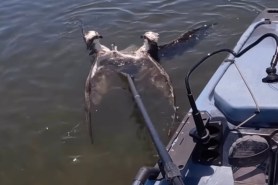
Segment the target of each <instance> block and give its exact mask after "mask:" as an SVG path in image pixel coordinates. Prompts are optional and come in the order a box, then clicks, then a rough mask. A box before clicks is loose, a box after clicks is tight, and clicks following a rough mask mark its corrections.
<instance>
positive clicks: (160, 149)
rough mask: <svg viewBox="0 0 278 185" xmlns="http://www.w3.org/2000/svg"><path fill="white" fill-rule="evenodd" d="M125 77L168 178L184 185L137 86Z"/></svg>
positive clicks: (128, 77) (176, 183)
mask: <svg viewBox="0 0 278 185" xmlns="http://www.w3.org/2000/svg"><path fill="white" fill-rule="evenodd" d="M123 75H124V76H126V77H127V79H128V83H129V86H130V89H131V92H132V94H133V97H134V99H135V102H136V104H137V106H138V108H139V110H140V112H141V114H142V115H143V118H144V120H145V123H146V126H147V129H148V131H149V134H150V136H151V139H152V141H153V143H154V146H155V148H156V151H157V153H158V155H159V157H160V159H161V161H162V164H163V167H164V172H165V175H166V178H167V179H168V180H169V181H171V183H172V184H174V185H184V183H183V181H182V178H181V173H180V170H179V169H178V167H177V166H176V165H175V164H174V163H173V160H172V158H171V157H170V155H169V153H168V152H167V150H166V148H165V146H164V145H163V143H162V141H161V139H160V137H159V135H158V133H157V131H156V129H155V127H154V125H153V123H152V121H151V119H150V117H149V115H148V113H147V111H146V108H145V106H144V104H143V102H142V100H141V97H140V95H139V93H138V91H137V89H136V87H135V84H134V82H133V80H132V78H131V76H130V75H129V74H123Z"/></svg>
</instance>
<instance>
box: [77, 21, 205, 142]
mask: <svg viewBox="0 0 278 185" xmlns="http://www.w3.org/2000/svg"><path fill="white" fill-rule="evenodd" d="M207 29H208V26H206V25H205V26H202V27H199V28H197V29H195V30H192V31H189V32H186V33H184V34H182V35H181V36H180V37H179V38H177V39H176V40H174V41H172V42H170V43H167V44H164V45H161V46H158V38H159V37H158V36H159V35H158V33H155V32H151V31H148V32H146V33H145V34H144V35H142V36H141V38H142V39H143V45H142V46H141V47H140V48H139V49H137V50H134V51H128V52H127V51H118V50H117V47H116V46H114V47H113V48H112V49H109V48H108V47H106V46H104V45H102V44H101V43H100V39H102V38H103V37H102V35H100V34H99V33H98V32H96V31H88V32H86V33H85V32H84V31H83V29H82V33H83V38H84V41H85V43H86V46H87V49H88V50H89V51H90V53H89V55H91V56H92V58H93V63H92V66H91V69H90V72H89V75H88V77H87V80H86V83H85V112H86V120H87V121H88V123H89V132H90V137H91V140H92V142H93V134H92V117H91V114H92V108H93V106H95V105H98V104H99V103H100V102H101V99H102V96H103V94H105V91H104V90H103V86H104V85H105V84H106V83H105V81H107V78H108V75H109V74H115V73H117V74H120V75H121V74H122V73H125V74H129V75H130V76H132V77H134V79H135V80H136V79H144V80H145V81H148V82H149V83H151V84H152V85H153V86H154V87H156V88H157V89H159V91H161V92H162V94H163V95H164V96H165V97H166V98H167V99H168V102H169V104H170V105H171V106H172V107H173V110H174V112H176V111H175V110H176V106H175V96H174V91H173V87H172V84H171V81H170V78H169V75H168V74H167V73H166V71H165V70H164V69H163V67H162V66H161V65H160V64H159V61H160V59H161V57H168V56H169V53H171V52H172V55H175V53H176V52H177V51H178V49H177V47H179V46H180V47H181V48H183V45H184V44H186V43H187V42H189V41H190V40H192V39H196V38H197V37H200V35H201V34H203V33H204V32H205V31H206V30H207ZM169 51H171V52H169Z"/></svg>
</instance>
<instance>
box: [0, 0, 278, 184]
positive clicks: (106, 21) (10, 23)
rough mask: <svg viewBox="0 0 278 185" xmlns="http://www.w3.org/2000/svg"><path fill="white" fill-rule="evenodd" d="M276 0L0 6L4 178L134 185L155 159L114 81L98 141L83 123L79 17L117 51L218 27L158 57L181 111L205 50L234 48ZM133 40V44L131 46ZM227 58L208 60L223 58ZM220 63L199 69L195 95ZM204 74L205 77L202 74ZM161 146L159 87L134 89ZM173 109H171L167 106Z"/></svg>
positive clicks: (0, 176) (85, 62) (99, 120)
mask: <svg viewBox="0 0 278 185" xmlns="http://www.w3.org/2000/svg"><path fill="white" fill-rule="evenodd" d="M276 4H277V2H276V1H262V0H256V1H252V2H249V1H247V0H246V1H243V0H235V1H234V0H212V1H198V2H196V1H192V0H187V1H178V0H177V1H171V2H169V1H166V0H164V1H156V0H154V1H149V2H143V3H142V2H141V1H135V0H132V1H126V0H120V1H112V0H107V1H93V2H92V1H89V0H81V1H78V2H77V1H73V0H68V1H54V0H42V1H38V2H36V1H31V0H24V1H18V0H9V1H8V0H3V1H1V3H0V25H1V26H0V38H1V43H0V96H1V101H0V110H1V111H0V166H1V168H0V184H5V185H14V184H23V185H24V184H26V185H27V184H28V185H30V184H40V185H49V184H53V185H54V184H68V185H71V184H72V185H74V184H82V185H83V184H84V185H85V184H86V185H87V184H94V185H98V184H114V185H123V184H130V182H131V181H132V178H133V176H134V175H135V173H136V171H137V170H138V168H139V167H140V166H142V165H153V164H154V162H155V161H156V160H157V156H156V153H155V152H154V150H153V146H152V144H151V142H150V139H149V136H148V135H147V132H146V128H145V127H144V123H143V122H142V119H141V117H140V115H139V114H138V110H137V109H136V106H135V105H134V101H133V100H132V98H131V94H130V92H129V91H128V89H126V88H122V87H121V86H119V85H118V86H117V85H116V84H115V86H113V88H112V90H111V91H110V92H109V94H107V96H106V98H105V99H104V101H103V103H102V104H101V105H100V106H99V107H98V112H97V114H96V115H95V117H94V119H95V122H94V123H95V129H96V138H97V142H96V143H95V144H94V145H91V144H90V140H89V136H88V130H87V125H86V124H85V122H84V111H83V110H84V102H83V99H84V98H83V96H84V92H83V89H84V83H85V79H86V76H87V74H88V72H89V67H90V66H89V65H90V64H89V63H90V62H89V60H90V58H89V56H88V53H87V52H86V51H85V46H84V43H83V40H82V38H81V35H80V30H79V27H78V20H79V19H80V20H83V22H84V24H85V26H86V28H88V29H94V30H97V31H99V32H100V33H101V34H102V35H103V36H104V39H103V43H104V44H105V45H107V46H110V44H111V43H115V44H116V45H117V46H118V48H119V49H124V48H126V47H128V46H130V45H136V46H140V45H141V42H142V40H141V39H140V38H139V36H140V35H141V34H142V33H144V32H145V31H149V30H152V31H156V32H159V33H160V38H161V39H160V41H159V42H160V43H165V42H167V41H170V40H172V39H174V38H176V37H177V36H179V35H180V34H181V33H183V32H184V31H186V30H189V29H193V28H196V27H197V26H198V25H200V24H204V23H215V22H216V23H217V26H215V27H214V28H213V31H212V32H211V33H210V34H209V35H208V36H207V37H205V38H204V39H203V40H202V41H201V42H199V43H198V44H196V45H195V46H194V47H193V48H189V49H188V50H187V51H186V52H185V53H183V54H182V55H180V56H177V57H175V58H173V59H171V60H169V61H166V62H164V63H163V67H164V68H165V69H166V71H167V72H168V73H169V76H170V78H171V80H172V83H173V85H174V90H175V94H176V101H177V103H178V106H179V107H180V113H181V116H182V114H184V112H185V111H187V110H188V108H189V107H188V102H187V100H186V97H185V88H184V76H185V72H186V70H187V68H188V67H189V66H191V65H192V63H194V62H195V61H197V60H198V59H200V57H201V56H203V55H204V54H206V53H208V52H211V51H212V50H215V49H219V48H223V47H225V48H231V47H233V46H234V45H235V43H236V41H237V39H238V38H239V36H240V35H241V34H242V32H243V31H244V30H245V29H246V28H247V27H248V25H249V23H250V22H251V21H252V20H253V19H254V18H255V17H256V15H257V14H258V13H259V12H260V11H261V10H263V9H264V8H265V7H273V6H276V7H277V5H276ZM131 41H132V42H131ZM223 57H224V56H220V57H219V58H214V60H215V61H216V60H220V59H222V58H223ZM218 65H219V62H218V63H217V62H211V63H210V64H208V65H204V66H203V67H202V68H200V70H199V73H197V74H196V75H195V76H194V77H195V78H194V79H193V82H192V84H193V89H194V92H195V93H199V92H200V90H201V89H202V88H203V86H204V85H205V83H206V82H207V80H208V79H209V77H210V76H211V75H212V74H213V72H214V70H215V68H216V67H217V66H218ZM200 74H202V75H201V76H200ZM140 92H141V93H142V96H143V97H144V101H146V102H148V106H147V108H148V111H149V113H150V115H151V116H152V119H153V120H154V122H155V123H156V126H157V129H158V131H159V132H160V134H161V135H162V136H163V140H164V141H165V142H167V140H168V139H169V138H168V137H167V134H166V130H167V128H168V126H169V125H167V122H166V121H165V120H166V118H167V119H168V118H169V117H168V116H167V115H169V114H167V110H163V111H164V112H165V114H164V113H163V111H157V110H158V108H161V107H162V108H163V106H161V103H163V101H162V100H161V101H159V100H157V99H156V98H157V94H156V92H150V91H147V90H145V89H144V88H143V89H141V91H140ZM168 113H169V112H168Z"/></svg>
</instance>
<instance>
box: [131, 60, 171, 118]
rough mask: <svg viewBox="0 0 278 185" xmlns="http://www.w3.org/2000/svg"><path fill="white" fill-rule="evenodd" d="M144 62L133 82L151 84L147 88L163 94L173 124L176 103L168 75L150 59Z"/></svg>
mask: <svg viewBox="0 0 278 185" xmlns="http://www.w3.org/2000/svg"><path fill="white" fill-rule="evenodd" d="M144 60H145V61H143V62H144V64H145V65H142V66H141V69H140V71H139V73H138V74H137V75H136V76H135V81H148V82H150V84H151V86H150V87H149V88H153V87H155V88H156V89H158V90H159V91H160V92H161V93H162V94H163V96H164V97H165V99H166V100H167V101H168V104H169V105H170V106H171V107H172V118H173V122H174V120H175V118H176V101H175V95H174V89H173V86H172V83H171V81H170V78H169V75H168V74H167V73H166V71H165V70H164V68H163V67H162V66H161V65H160V64H159V63H157V62H156V61H154V60H153V59H152V58H151V57H148V58H145V59H144ZM137 84H138V82H137ZM139 84H140V83H139ZM145 87H146V84H145ZM173 122H172V123H173Z"/></svg>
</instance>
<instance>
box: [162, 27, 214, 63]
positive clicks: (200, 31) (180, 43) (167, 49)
mask: <svg viewBox="0 0 278 185" xmlns="http://www.w3.org/2000/svg"><path fill="white" fill-rule="evenodd" d="M213 25H214V24H211V25H203V26H201V27H199V28H196V29H194V30H191V31H188V32H186V33H184V34H182V35H181V36H179V37H178V38H177V39H175V40H173V41H171V42H169V43H167V44H164V45H161V46H158V56H159V58H160V60H161V59H171V58H173V57H174V56H176V55H181V54H183V52H185V51H186V50H187V49H188V48H191V47H193V46H194V45H196V44H197V43H198V42H199V41H200V40H201V39H202V38H204V37H205V36H206V35H207V33H208V30H209V29H210V28H211V27H212V26H213Z"/></svg>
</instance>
